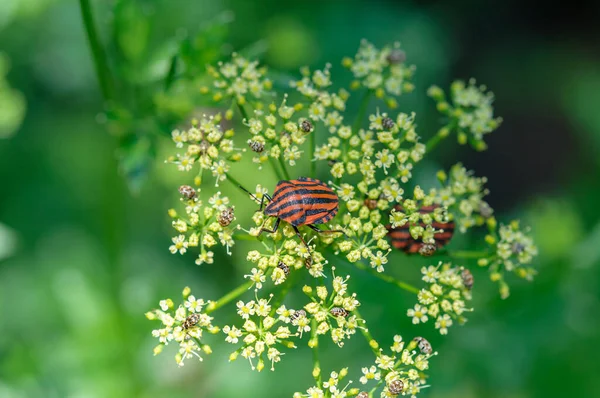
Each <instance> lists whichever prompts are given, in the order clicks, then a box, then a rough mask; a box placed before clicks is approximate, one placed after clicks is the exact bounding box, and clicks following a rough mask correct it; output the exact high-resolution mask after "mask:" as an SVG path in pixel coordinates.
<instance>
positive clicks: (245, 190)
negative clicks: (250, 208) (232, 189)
mask: <svg viewBox="0 0 600 398" xmlns="http://www.w3.org/2000/svg"><path fill="white" fill-rule="evenodd" d="M238 188H239V189H241V190H242V191H244V192H246V193H247V194H248V195H250V196H251V197H252V199H254V200H256V201H258V198H257V197H256V195H254V194H253V193H252V192H250V191H248V190H247V189H246V188H244V187H243V186H241V185H239V184H238Z"/></svg>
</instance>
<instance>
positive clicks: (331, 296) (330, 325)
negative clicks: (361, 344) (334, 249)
mask: <svg viewBox="0 0 600 398" xmlns="http://www.w3.org/2000/svg"><path fill="white" fill-rule="evenodd" d="M333 270H334V269H333ZM349 278H350V277H349V276H346V278H342V277H340V276H334V278H333V281H332V287H333V291H331V292H330V291H329V289H327V287H326V286H323V285H321V286H317V287H316V288H315V289H313V288H312V287H310V286H304V288H303V291H304V293H306V294H307V295H308V296H309V297H310V299H311V300H312V302H311V303H309V304H306V305H305V306H304V310H305V312H306V313H307V314H306V315H304V316H305V317H307V318H308V317H310V318H312V319H314V320H315V321H316V334H317V335H324V334H330V335H331V339H332V340H333V342H334V343H336V344H337V345H338V346H340V347H342V346H343V345H344V340H346V339H348V338H350V337H351V336H352V335H353V334H355V333H356V330H357V329H358V328H360V327H362V326H361V322H362V321H361V320H360V319H359V318H358V317H357V316H356V315H352V311H354V310H356V309H357V308H358V306H360V302H359V301H358V300H357V298H356V293H352V294H350V293H349V292H348V285H347V283H346V282H347V281H348V279H349ZM295 322H296V323H298V322H297V321H295ZM300 328H301V329H302V330H300ZM310 330H311V327H309V326H308V325H302V323H301V324H299V331H300V332H308V331H310Z"/></svg>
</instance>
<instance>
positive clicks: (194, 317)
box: [146, 288, 219, 366]
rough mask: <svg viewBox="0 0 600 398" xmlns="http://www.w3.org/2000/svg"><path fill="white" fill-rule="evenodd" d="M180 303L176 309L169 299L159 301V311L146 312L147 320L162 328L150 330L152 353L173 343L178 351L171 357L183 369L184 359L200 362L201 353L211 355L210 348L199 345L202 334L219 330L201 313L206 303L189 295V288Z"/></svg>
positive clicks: (202, 343) (208, 317)
mask: <svg viewBox="0 0 600 398" xmlns="http://www.w3.org/2000/svg"><path fill="white" fill-rule="evenodd" d="M183 300H184V301H183V302H182V304H180V305H179V306H178V307H177V308H175V306H174V304H173V301H172V300H171V299H166V300H161V302H160V309H155V310H152V311H150V312H147V313H146V317H147V318H148V319H150V320H157V321H160V322H161V323H162V325H161V326H162V328H160V329H155V330H153V331H152V336H154V337H156V338H157V339H158V341H159V345H157V346H156V347H155V348H154V354H155V355H158V354H160V353H161V352H162V351H163V348H164V346H166V345H168V344H169V343H171V342H174V343H176V344H178V345H179V351H178V352H177V354H176V355H175V361H176V362H177V364H178V365H179V366H183V365H184V362H185V360H186V359H188V358H194V357H195V358H197V359H198V360H200V361H202V354H203V353H204V354H207V355H208V354H210V353H212V349H211V348H210V346H209V345H208V344H205V343H204V342H203V338H204V335H203V334H204V332H208V333H212V334H215V333H217V332H218V331H219V328H218V327H217V326H214V325H212V320H213V317H211V316H208V315H207V314H206V313H205V312H203V309H204V307H205V306H206V305H207V304H209V303H210V302H205V301H204V300H203V299H196V297H195V296H193V295H190V289H189V288H185V289H184V291H183Z"/></svg>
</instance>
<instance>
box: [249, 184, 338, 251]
mask: <svg viewBox="0 0 600 398" xmlns="http://www.w3.org/2000/svg"><path fill="white" fill-rule="evenodd" d="M240 188H242V189H243V190H244V191H245V192H247V193H248V194H249V195H250V196H251V197H252V198H253V199H254V200H257V201H258V198H257V197H256V196H255V195H253V194H252V193H250V192H249V191H248V190H246V189H245V188H243V187H240ZM265 199H266V200H267V201H268V202H269V203H268V204H267V206H266V208H265V209H264V214H265V215H267V216H272V217H276V218H277V220H275V225H273V228H272V229H267V228H264V227H262V228H261V229H260V233H259V235H260V234H261V233H263V232H268V233H275V232H277V229H278V228H279V223H280V222H281V220H283V221H285V222H287V223H289V224H291V226H292V228H294V231H296V235H298V237H299V238H300V240H301V241H302V243H303V244H304V246H306V248H307V249H309V252H310V248H309V247H308V245H307V244H306V242H305V241H304V238H302V235H301V234H300V231H299V230H298V227H299V226H301V225H306V226H307V227H309V228H311V229H313V230H314V231H317V232H319V233H335V232H339V233H342V234H345V232H344V231H341V230H321V229H319V228H317V227H316V226H315V225H318V224H324V223H326V222H328V221H329V220H331V219H332V218H333V217H335V215H336V214H337V212H338V209H339V198H338V196H337V195H336V193H335V192H334V191H333V189H331V188H330V187H329V186H328V185H327V184H325V183H324V182H321V181H319V180H316V179H314V178H308V177H299V178H298V179H297V180H289V181H285V180H282V181H279V182H278V183H277V186H276V187H275V192H273V197H271V196H269V195H267V194H265V195H263V197H262V199H261V200H260V210H261V211H262V210H263V206H264V203H265Z"/></svg>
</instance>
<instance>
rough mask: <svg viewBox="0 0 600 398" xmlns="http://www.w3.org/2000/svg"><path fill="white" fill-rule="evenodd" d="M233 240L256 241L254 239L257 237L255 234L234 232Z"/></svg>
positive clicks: (256, 239)
mask: <svg viewBox="0 0 600 398" xmlns="http://www.w3.org/2000/svg"><path fill="white" fill-rule="evenodd" d="M233 240H245V241H252V242H256V241H258V238H257V237H256V236H252V235H249V234H234V235H233Z"/></svg>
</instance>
